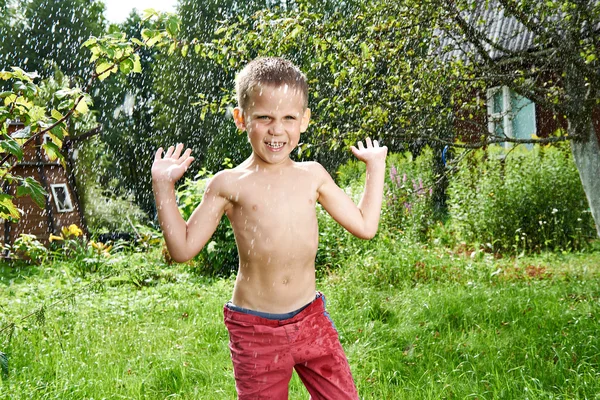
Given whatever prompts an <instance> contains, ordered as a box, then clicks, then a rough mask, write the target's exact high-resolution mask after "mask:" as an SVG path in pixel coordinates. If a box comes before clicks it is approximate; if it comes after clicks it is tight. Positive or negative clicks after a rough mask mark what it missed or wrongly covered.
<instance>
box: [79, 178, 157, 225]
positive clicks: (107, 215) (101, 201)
mask: <svg viewBox="0 0 600 400" xmlns="http://www.w3.org/2000/svg"><path fill="white" fill-rule="evenodd" d="M84 190H85V193H84V196H83V199H84V207H83V208H84V215H85V219H86V222H87V225H88V228H89V229H90V230H91V231H94V232H96V233H105V232H129V233H133V232H134V225H138V224H141V223H144V222H147V219H148V218H147V216H146V214H145V213H144V212H143V211H142V210H141V209H140V208H139V207H138V206H137V205H135V204H134V202H133V199H132V198H131V197H117V196H114V195H109V194H106V193H105V192H104V191H103V190H102V189H101V188H100V186H99V185H98V184H97V183H92V182H90V183H87V184H86V187H85V189H84Z"/></svg>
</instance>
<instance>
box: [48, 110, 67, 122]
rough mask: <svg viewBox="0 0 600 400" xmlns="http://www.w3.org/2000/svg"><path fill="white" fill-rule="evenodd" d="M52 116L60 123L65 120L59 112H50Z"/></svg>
mask: <svg viewBox="0 0 600 400" xmlns="http://www.w3.org/2000/svg"><path fill="white" fill-rule="evenodd" d="M50 115H51V116H52V118H54V119H55V120H57V121H60V120H61V119H63V118H64V116H63V115H62V114H61V113H60V111H58V110H52V111H50Z"/></svg>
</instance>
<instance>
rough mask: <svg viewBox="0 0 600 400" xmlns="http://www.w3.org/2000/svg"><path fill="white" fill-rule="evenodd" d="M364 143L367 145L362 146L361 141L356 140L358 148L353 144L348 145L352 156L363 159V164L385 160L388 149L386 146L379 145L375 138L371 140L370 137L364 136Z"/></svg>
mask: <svg viewBox="0 0 600 400" xmlns="http://www.w3.org/2000/svg"><path fill="white" fill-rule="evenodd" d="M365 143H366V144H367V147H365V146H363V143H362V141H359V142H358V148H356V147H354V146H351V147H350V148H351V149H352V154H354V157H356V158H358V159H359V160H360V161H363V162H364V163H365V164H368V163H370V162H372V161H385V157H386V156H387V150H388V149H387V147H386V146H381V147H379V142H377V140H373V141H371V138H366V139H365Z"/></svg>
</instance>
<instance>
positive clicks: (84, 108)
mask: <svg viewBox="0 0 600 400" xmlns="http://www.w3.org/2000/svg"><path fill="white" fill-rule="evenodd" d="M75 110H77V111H78V112H80V113H81V114H87V113H88V112H89V111H90V109H89V107H88V105H87V101H85V98H83V99H81V100H80V101H79V103H77V107H75Z"/></svg>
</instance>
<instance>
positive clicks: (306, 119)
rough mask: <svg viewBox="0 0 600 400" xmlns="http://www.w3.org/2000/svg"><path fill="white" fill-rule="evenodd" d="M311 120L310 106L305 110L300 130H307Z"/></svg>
mask: <svg viewBox="0 0 600 400" xmlns="http://www.w3.org/2000/svg"><path fill="white" fill-rule="evenodd" d="M309 122H310V108H306V110H304V115H303V116H302V122H301V124H300V132H306V129H307V128H308V123H309Z"/></svg>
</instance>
